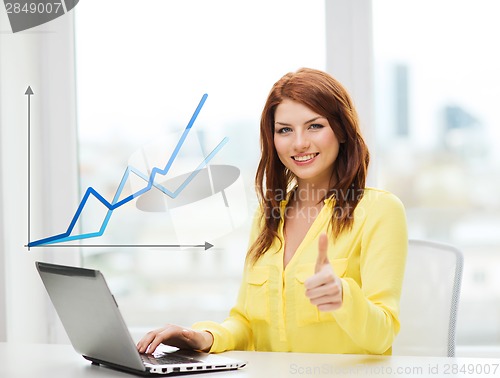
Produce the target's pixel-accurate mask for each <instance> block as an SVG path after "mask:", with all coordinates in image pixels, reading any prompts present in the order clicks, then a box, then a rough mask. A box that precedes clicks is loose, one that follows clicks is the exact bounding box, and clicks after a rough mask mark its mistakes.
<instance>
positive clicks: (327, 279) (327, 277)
mask: <svg viewBox="0 0 500 378" xmlns="http://www.w3.org/2000/svg"><path fill="white" fill-rule="evenodd" d="M335 279H336V276H335V272H334V271H333V268H332V266H331V265H330V264H327V265H323V266H322V267H321V269H320V270H319V271H317V272H316V273H315V274H313V275H312V276H311V277H309V278H308V279H307V280H305V282H304V287H305V288H306V289H314V288H315V287H318V286H321V285H326V284H329V283H331V282H335Z"/></svg>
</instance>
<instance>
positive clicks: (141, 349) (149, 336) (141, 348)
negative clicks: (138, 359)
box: [137, 331, 156, 353]
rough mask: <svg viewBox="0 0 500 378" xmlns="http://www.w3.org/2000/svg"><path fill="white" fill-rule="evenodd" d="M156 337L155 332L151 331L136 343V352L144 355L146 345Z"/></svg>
mask: <svg viewBox="0 0 500 378" xmlns="http://www.w3.org/2000/svg"><path fill="white" fill-rule="evenodd" d="M155 337H156V332H155V331H151V332H148V333H147V334H146V335H145V336H144V337H143V338H142V339H141V340H140V341H139V342H138V343H137V350H138V351H139V353H145V352H146V350H147V348H148V345H149V344H151V342H152V341H153V340H154V338H155Z"/></svg>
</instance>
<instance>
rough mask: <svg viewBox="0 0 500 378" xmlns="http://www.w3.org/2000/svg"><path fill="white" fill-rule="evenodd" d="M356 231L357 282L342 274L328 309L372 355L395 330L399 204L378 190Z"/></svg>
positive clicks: (401, 241) (403, 243)
mask: <svg viewBox="0 0 500 378" xmlns="http://www.w3.org/2000/svg"><path fill="white" fill-rule="evenodd" d="M366 212H367V214H366V218H365V224H364V227H363V232H362V241H361V255H360V276H361V282H362V285H361V286H360V285H358V283H357V282H356V281H355V280H353V279H352V278H342V290H343V303H342V306H341V308H340V309H338V310H336V311H334V312H333V315H334V317H335V318H336V320H337V322H338V324H339V326H340V327H341V328H342V329H343V330H344V331H345V332H346V333H348V334H349V335H350V337H351V338H352V340H353V341H354V342H355V343H356V344H358V345H359V346H360V347H362V348H364V349H365V350H367V351H369V352H370V353H373V354H382V353H384V352H386V351H388V350H389V349H390V348H391V346H392V343H393V341H394V338H395V336H396V335H397V333H398V332H399V327H400V324H399V299H400V296H401V287H402V284H403V276H404V270H405V264H406V254H407V250H408V235H407V227H406V216H405V211H404V207H403V205H402V203H401V202H400V201H399V199H398V198H397V197H395V196H394V195H392V194H390V193H383V194H381V195H380V196H379V197H378V198H377V199H376V200H374V201H373V202H372V203H371V206H369V207H368V208H366Z"/></svg>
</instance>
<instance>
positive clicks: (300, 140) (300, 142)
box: [294, 133, 310, 151]
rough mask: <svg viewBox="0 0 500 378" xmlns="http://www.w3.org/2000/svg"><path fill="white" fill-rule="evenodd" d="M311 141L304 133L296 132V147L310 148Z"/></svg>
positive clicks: (299, 149)
mask: <svg viewBox="0 0 500 378" xmlns="http://www.w3.org/2000/svg"><path fill="white" fill-rule="evenodd" d="M309 145H310V141H309V139H308V138H307V136H306V135H304V134H303V133H296V134H295V140H294V147H295V149H296V150H298V151H305V150H307V149H308V148H309Z"/></svg>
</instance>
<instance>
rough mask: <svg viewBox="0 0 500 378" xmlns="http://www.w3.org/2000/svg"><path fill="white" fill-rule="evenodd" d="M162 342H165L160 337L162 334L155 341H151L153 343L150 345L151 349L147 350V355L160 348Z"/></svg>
mask: <svg viewBox="0 0 500 378" xmlns="http://www.w3.org/2000/svg"><path fill="white" fill-rule="evenodd" d="M162 341H163V338H162V336H160V334H158V335H156V337H155V338H154V339H153V341H151V343H150V344H149V347H148V349H147V350H146V353H148V354H153V353H154V352H155V350H156V348H158V345H160V344H161V343H162Z"/></svg>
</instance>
